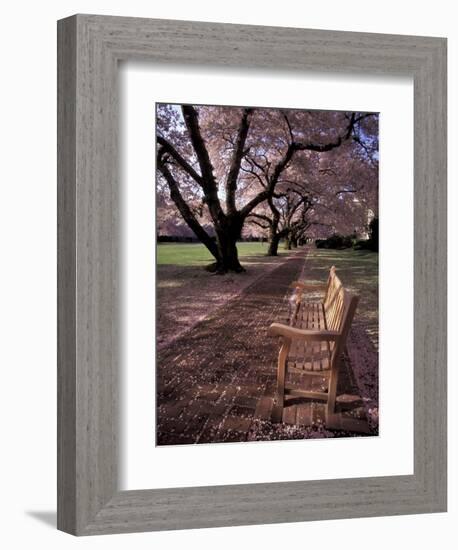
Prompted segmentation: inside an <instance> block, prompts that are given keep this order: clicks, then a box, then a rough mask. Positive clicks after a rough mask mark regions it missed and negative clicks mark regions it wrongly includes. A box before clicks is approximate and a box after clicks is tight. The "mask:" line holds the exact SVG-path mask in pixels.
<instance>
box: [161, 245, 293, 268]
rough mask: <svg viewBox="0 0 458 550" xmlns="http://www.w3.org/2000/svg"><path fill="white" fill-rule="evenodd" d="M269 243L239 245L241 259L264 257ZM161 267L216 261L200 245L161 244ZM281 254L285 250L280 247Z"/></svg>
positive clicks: (203, 263)
mask: <svg viewBox="0 0 458 550" xmlns="http://www.w3.org/2000/svg"><path fill="white" fill-rule="evenodd" d="M267 246H268V245H267V243H238V244H237V250H238V252H239V257H240V258H243V257H244V256H264V255H265V254H266V253H267ZM156 249H157V263H158V264H159V265H205V264H208V263H211V262H212V261H214V258H213V256H212V255H211V254H210V252H208V250H207V249H206V248H205V246H204V245H203V244H200V243H161V244H158V245H157V247H156ZM278 252H279V254H281V253H283V252H284V250H283V249H281V247H279V250H278Z"/></svg>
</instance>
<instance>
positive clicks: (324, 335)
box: [269, 323, 341, 342]
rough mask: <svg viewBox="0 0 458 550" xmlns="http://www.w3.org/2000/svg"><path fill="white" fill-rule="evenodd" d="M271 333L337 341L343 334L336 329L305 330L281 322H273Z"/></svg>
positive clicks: (287, 336) (304, 338) (313, 339)
mask: <svg viewBox="0 0 458 550" xmlns="http://www.w3.org/2000/svg"><path fill="white" fill-rule="evenodd" d="M269 334H277V335H278V336H285V337H286V338H291V339H292V340H294V339H296V340H297V339H301V340H311V341H318V342H322V341H335V340H338V339H339V338H340V336H341V334H340V332H337V331H336V330H303V329H300V328H295V327H290V326H289V325H283V324H281V323H272V324H271V325H270V327H269Z"/></svg>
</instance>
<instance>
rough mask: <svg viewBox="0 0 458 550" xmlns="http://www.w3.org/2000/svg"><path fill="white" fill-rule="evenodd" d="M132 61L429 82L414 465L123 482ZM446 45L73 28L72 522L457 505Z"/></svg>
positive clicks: (192, 28)
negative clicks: (198, 482)
mask: <svg viewBox="0 0 458 550" xmlns="http://www.w3.org/2000/svg"><path fill="white" fill-rule="evenodd" d="M120 60H150V61H159V62H163V63H182V64H186V63H189V64H196V63H197V64H206V65H208V66H230V67H264V68H269V69H271V70H272V71H274V70H276V69H288V70H290V71H298V72H300V71H306V70H318V71H334V72H336V71H339V72H370V73H378V74H382V75H384V74H386V75H409V76H412V77H413V79H414V111H415V112H414V121H415V126H414V140H415V153H414V155H415V156H414V163H415V165H414V266H415V272H414V293H415V300H414V304H415V311H414V339H415V346H414V348H415V349H414V473H413V475H402V476H399V475H396V476H386V477H365V478H359V479H333V480H320V481H297V482H279V483H262V484H247V485H227V486H210V487H192V488H176V489H151V490H135V491H119V489H118V455H119V452H118V387H119V376H118V368H119V364H118V362H119V360H118V352H119V349H118V346H119V344H118V330H119V323H118V321H119V307H118V289H119V274H118V271H119V257H118V252H119V250H118V248H119V246H118V241H119V223H118V221H119V220H118V216H119V214H118V213H119V194H118V177H119V174H118V118H119V117H118V109H119V106H118V87H117V73H118V61H120ZM446 85H447V80H446V40H445V39H443V38H429V37H418V36H398V35H382V34H366V33H351V32H335V31H322V30H305V29H292V28H276V27H257V26H244V25H232V24H216V23H198V22H188V21H168V20H155V19H136V18H124V17H106V16H97V15H75V16H72V17H69V18H67V19H63V20H61V21H59V22H58V528H59V529H60V530H63V531H66V532H68V533H72V534H75V535H93V534H105V533H124V532H135V531H153V530H162V529H187V528H196V527H216V526H231V525H244V524H245V525H246V524H260V523H276V522H293V521H306V520H318V519H319V520H322V519H333V518H351V517H363V516H377V515H395V514H396V515H397V514H416V513H429V512H442V511H446V506H447V505H446V502H447V497H446V495H447V490H446V487H447V477H446V425H447V424H446V410H447V408H446V348H447V346H446V317H447V316H446V308H447V303H446V126H447V125H446Z"/></svg>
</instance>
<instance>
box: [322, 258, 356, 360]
mask: <svg viewBox="0 0 458 550" xmlns="http://www.w3.org/2000/svg"><path fill="white" fill-rule="evenodd" d="M358 300H359V296H356V295H353V294H351V293H350V292H349V291H348V290H346V289H345V288H344V286H343V284H342V281H341V280H340V279H339V277H338V276H337V275H336V268H335V267H334V266H332V267H331V270H330V272H329V277H328V282H327V287H326V293H325V295H324V299H323V308H324V313H325V317H326V325H327V329H328V330H336V331H339V332H340V333H342V340H343V342H345V340H346V338H347V335H348V331H349V330H350V326H351V323H352V320H353V316H354V314H355V310H356V306H357V304H358ZM335 351H337V350H335Z"/></svg>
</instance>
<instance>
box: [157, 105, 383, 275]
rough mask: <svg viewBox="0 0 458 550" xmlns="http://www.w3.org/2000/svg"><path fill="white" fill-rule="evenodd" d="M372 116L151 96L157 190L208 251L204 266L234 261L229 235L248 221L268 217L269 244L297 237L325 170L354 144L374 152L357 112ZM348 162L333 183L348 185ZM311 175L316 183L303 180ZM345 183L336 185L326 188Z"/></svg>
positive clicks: (319, 200)
mask: <svg viewBox="0 0 458 550" xmlns="http://www.w3.org/2000/svg"><path fill="white" fill-rule="evenodd" d="M372 116H373V115H371V114H365V113H355V112H352V113H346V112H335V111H299V110H282V109H261V108H233V107H212V106H192V105H169V104H160V105H158V107H157V136H156V139H157V146H156V154H157V173H158V178H157V186H158V193H160V194H163V195H164V194H167V195H168V197H167V199H164V201H165V202H167V201H169V203H170V202H172V203H173V204H174V206H175V209H176V211H177V212H179V214H180V216H181V218H182V219H183V220H184V222H185V223H186V224H187V226H188V227H189V228H190V229H191V230H192V231H193V233H194V234H195V235H196V236H197V238H198V239H199V240H200V241H201V242H202V243H203V244H204V245H205V246H206V247H207V249H208V250H209V251H210V253H211V254H212V255H213V257H214V258H215V262H214V264H212V266H211V269H213V270H215V271H217V272H221V273H224V272H227V271H229V270H231V271H235V272H240V271H243V267H242V266H241V265H240V262H239V259H238V254H237V246H236V243H237V240H238V239H239V238H240V236H241V234H242V229H243V227H244V225H245V224H246V223H247V221H249V222H251V223H254V222H256V221H257V222H258V224H259V225H261V227H263V226H262V223H263V222H264V224H269V233H270V247H269V252H270V253H276V247H278V241H279V239H280V238H282V237H285V236H289V237H291V236H295V237H294V238H297V235H299V234H301V235H302V234H303V232H304V227H305V226H308V225H307V224H309V223H318V221H316V220H310V219H309V216H310V215H311V214H314V215H315V217H316V216H317V215H318V214H317V210H316V209H317V208H318V210H319V209H320V208H321V207H322V206H323V207H325V206H326V207H327V208H332V205H331V206H330V205H329V201H328V198H329V197H328V195H329V193H330V192H329V190H327V191H326V192H325V188H326V186H328V187H329V182H330V180H331V179H332V178H331V177H330V176H331V171H336V169H338V170H341V168H342V166H344V165H345V159H347V160H348V159H350V160H351V159H353V157H352V152H354V151H355V150H356V149H358V150H361V151H362V153H359V154H360V156H361V158H363V156H365V157H367V158H366V164H369V160H368V159H369V158H371V159H372V160H374V159H376V154H375V153H374V152H373V151H372V150H371V148H375V146H376V145H375V141H373V140H372V139H369V138H368V137H367V136H368V134H370V135H371V136H372V134H374V128H372V129H371V131H369V130H368V126H367V122H366V119H368V118H370V117H372ZM340 150H342V155H340V156H339V155H338V152H339V151H340ZM323 159H324V160H323ZM323 163H324V164H323ZM347 172H348V169H347V168H346V169H345V170H344V171H343V172H339V177H338V178H334V180H332V181H333V186H332V188H333V189H334V188H335V185H336V181H339V183H341V184H343V185H345V186H348V185H349V180H348V181H347V179H348V178H346V176H345V174H347ZM347 175H348V174H347ZM350 179H351V178H350ZM344 180H345V181H344ZM291 182H292V183H291ZM312 183H313V185H314V187H316V188H317V189H312V187H310V189H309V188H308V186H309V185H311V184H312ZM166 192H167V193H166ZM347 193H348V194H351V192H350V189H347V187H345V188H342V193H340V194H339V195H337V194H335V196H336V197H337V196H343V195H345V194H347ZM311 197H313V200H312V198H311ZM336 200H337V199H336ZM346 202H348V201H346ZM338 204H339V203H338ZM267 218H268V219H269V221H267ZM209 228H210V229H209ZM265 228H267V225H265Z"/></svg>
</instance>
